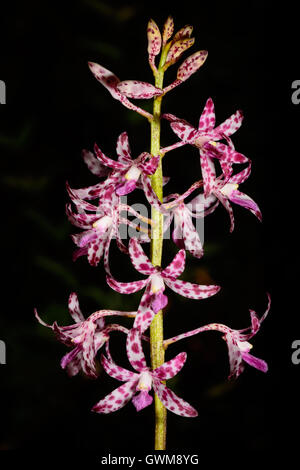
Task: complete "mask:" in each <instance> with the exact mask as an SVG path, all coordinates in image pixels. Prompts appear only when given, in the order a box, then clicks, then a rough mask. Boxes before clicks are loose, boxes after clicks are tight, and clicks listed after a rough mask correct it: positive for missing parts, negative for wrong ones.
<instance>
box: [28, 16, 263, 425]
mask: <svg viewBox="0 0 300 470" xmlns="http://www.w3.org/2000/svg"><path fill="white" fill-rule="evenodd" d="M192 29H193V28H192V27H191V26H189V25H188V26H185V27H183V28H182V29H180V30H179V31H178V32H177V33H176V34H174V35H173V32H174V23H173V19H172V18H171V17H168V19H167V21H166V22H165V24H164V27H163V31H162V33H161V32H160V30H159V28H158V26H157V25H156V23H155V22H154V21H153V20H150V21H149V23H148V28H147V36H148V59H149V65H150V67H151V69H152V71H153V75H154V78H155V85H152V84H150V83H146V82H141V81H138V80H125V81H120V80H119V78H117V76H116V75H114V74H113V73H112V72H110V71H109V70H107V69H106V68H104V67H103V66H101V65H99V64H97V63H92V62H89V68H90V70H91V72H92V73H93V75H94V77H95V78H96V79H97V80H98V81H99V82H100V83H101V84H102V85H103V86H104V87H105V88H106V89H107V90H108V91H109V92H110V94H111V95H112V97H113V98H115V99H117V100H119V101H120V102H121V103H122V104H123V105H124V106H125V107H127V108H128V109H130V110H133V111H135V112H137V113H139V114H140V115H142V116H143V117H145V118H146V119H147V120H149V122H150V124H151V129H152V131H153V132H152V134H151V152H150V153H149V152H147V151H145V152H143V153H141V154H140V155H139V156H138V157H136V158H133V157H132V154H131V150H130V146H129V139H128V135H127V133H126V132H122V133H121V135H120V136H119V138H118V140H117V145H116V153H117V157H118V158H117V160H115V159H112V158H109V157H107V156H106V155H105V154H104V153H103V152H102V150H100V148H99V147H98V146H97V144H95V146H94V153H93V152H91V151H88V150H83V152H82V157H83V159H84V161H85V163H86V165H87V167H88V168H89V170H90V171H91V172H92V173H93V174H94V175H95V176H96V177H97V178H98V180H99V181H98V182H97V183H96V184H95V185H93V186H89V187H86V188H82V189H73V188H71V187H70V186H69V184H67V191H68V194H69V196H70V199H71V204H68V205H67V207H66V213H67V217H68V219H69V221H70V222H71V223H72V224H73V225H75V226H76V227H78V228H80V229H82V231H81V232H80V233H76V234H74V235H72V239H73V241H74V243H75V245H76V246H77V250H76V251H75V252H74V255H73V259H74V260H76V259H77V258H78V257H81V256H86V257H87V259H88V262H89V263H90V264H91V265H92V266H97V265H98V264H99V262H100V260H101V259H102V258H103V263H104V269H105V271H106V276H107V277H106V279H107V283H108V285H109V286H110V287H111V288H112V289H114V290H115V291H117V292H119V293H122V294H131V293H134V292H137V291H140V290H143V295H142V297H141V300H140V304H139V306H138V307H137V309H136V311H129V312H124V311H115V310H99V311H96V312H94V313H93V314H92V315H90V316H89V317H88V318H87V319H85V318H84V316H83V314H82V313H81V310H80V307H79V302H78V298H77V295H76V294H75V293H71V295H70V297H69V312H70V315H71V316H72V319H73V321H74V323H73V324H72V325H70V326H58V324H57V323H56V322H54V323H53V324H52V325H49V324H46V323H45V322H44V321H43V320H41V319H40V317H39V316H38V313H37V311H35V315H36V318H37V319H38V321H39V322H40V323H41V324H42V325H44V326H46V327H48V328H51V329H52V330H53V331H54V333H55V334H56V336H57V338H58V340H59V341H61V342H62V343H64V344H65V345H66V346H68V347H71V348H72V349H71V351H70V352H68V353H67V354H66V355H65V356H64V357H63V358H62V360H61V366H62V368H64V369H66V370H67V372H68V373H69V375H71V376H73V375H76V374H77V373H78V372H79V371H80V370H82V372H83V373H84V374H86V375H87V376H89V377H93V378H96V377H97V376H98V375H99V366H97V361H96V357H97V354H98V351H100V349H101V348H102V347H105V348H104V349H105V352H103V353H102V355H101V364H102V366H103V369H104V370H105V372H107V374H108V375H110V376H111V377H113V378H115V379H116V380H119V381H121V382H123V384H122V385H121V386H119V387H118V388H116V389H115V390H114V391H113V392H111V393H110V394H109V395H107V396H106V397H105V398H103V399H101V400H100V401H99V402H98V403H97V404H95V405H94V406H93V408H92V410H93V411H95V412H97V413H110V412H113V411H116V410H119V409H120V408H122V407H123V406H124V405H125V404H126V403H127V402H128V401H130V400H132V403H133V405H134V406H135V408H136V410H137V411H140V410H142V409H143V408H145V407H147V406H149V405H150V404H151V403H152V402H153V398H152V396H151V395H150V391H151V389H152V388H153V390H154V392H155V395H156V399H158V400H159V401H160V402H161V403H162V405H163V406H164V407H165V408H167V409H168V410H169V411H172V412H173V413H176V414H178V415H181V416H186V417H194V416H197V411H196V410H195V409H194V408H193V407H192V406H191V405H189V404H188V403H187V402H185V401H184V400H183V399H182V398H179V397H178V396H177V395H175V393H174V392H172V391H171V390H170V389H169V388H168V387H167V386H166V384H165V381H166V380H168V379H170V378H172V377H174V376H175V375H176V374H178V373H179V371H180V370H181V369H182V367H183V366H184V363H185V361H186V353H185V352H182V353H180V354H178V355H177V356H175V357H174V358H173V359H171V360H169V361H166V362H164V360H163V361H161V363H159V364H157V361H156V362H155V361H154V360H153V358H152V357H151V358H152V365H151V367H150V366H149V365H147V361H146V358H145V354H144V352H143V346H142V343H149V342H150V344H152V343H153V342H154V341H155V335H153V336H152V335H150V337H149V336H148V335H147V330H148V329H149V327H150V328H153V325H154V322H155V319H156V317H157V318H158V317H159V314H161V311H162V309H164V308H165V307H166V305H167V303H168V290H169V289H171V290H173V291H174V292H176V293H177V294H179V295H182V296H184V297H187V298H190V299H205V298H208V297H211V296H213V295H215V294H216V293H217V292H218V291H219V290H220V287H219V286H217V285H198V284H194V283H191V282H186V281H183V280H180V279H178V278H179V277H180V276H181V274H182V273H183V271H184V267H185V261H186V252H189V253H190V255H192V256H194V257H195V258H198V259H200V258H202V256H203V255H204V248H203V244H202V242H201V238H200V236H199V234H198V231H197V229H196V227H195V225H194V223H193V219H194V218H195V219H198V218H201V219H203V218H204V217H206V216H207V215H209V214H211V213H212V212H214V211H215V209H216V208H217V206H218V205H219V203H221V205H223V206H224V207H225V209H226V211H227V212H228V214H229V217H230V231H231V232H232V231H233V229H234V216H233V209H232V206H231V203H234V204H238V205H241V206H243V207H245V208H246V209H248V210H249V211H250V212H252V213H253V214H254V215H255V216H256V217H257V218H258V219H259V220H261V212H260V209H259V207H258V205H257V204H256V203H255V202H254V201H253V200H252V199H251V198H250V197H249V196H248V195H246V194H244V193H242V192H240V191H239V190H238V186H239V185H240V184H241V183H243V182H244V181H245V180H246V179H247V178H248V177H249V176H250V172H251V161H250V160H249V158H247V157H246V156H245V155H243V154H242V153H239V152H237V151H236V150H235V147H234V144H233V142H232V139H231V137H232V135H233V134H234V133H235V132H236V131H237V130H238V129H239V127H240V126H241V124H242V121H243V114H242V112H241V111H240V110H238V111H236V112H235V113H234V114H232V115H231V116H230V117H229V118H228V119H226V120H225V121H224V122H223V123H222V124H219V125H217V126H216V124H215V111H214V103H213V101H212V99H211V98H208V99H207V101H206V104H205V106H204V109H203V111H202V113H201V116H200V120H199V125H198V127H197V128H195V127H193V126H192V125H191V124H189V123H188V122H187V121H185V120H184V119H182V118H178V117H177V116H175V115H173V114H170V113H164V114H160V105H161V101H162V98H163V97H164V96H165V95H166V94H167V93H169V92H170V91H171V90H173V89H174V88H175V87H177V86H178V85H180V84H182V83H183V82H185V81H186V80H187V79H188V78H190V77H191V75H192V74H194V73H195V72H196V71H197V70H198V69H199V68H200V67H201V66H202V65H203V64H204V62H205V60H206V58H207V51H203V50H201V51H198V52H196V53H194V54H192V55H190V56H189V57H188V58H187V59H185V60H184V61H183V62H182V64H181V65H180V66H179V68H178V70H177V78H176V80H175V81H174V82H172V83H171V84H169V85H167V86H166V87H163V86H162V77H163V75H164V73H165V72H166V70H167V69H168V68H169V67H170V66H172V65H174V64H175V63H176V62H177V61H178V60H179V59H180V58H181V56H182V54H183V53H184V52H185V51H186V50H187V49H189V48H190V47H191V46H192V45H193V44H194V38H191V34H192ZM159 54H160V61H159V65H157V61H156V58H157V56H158V55H159ZM152 98H153V99H154V111H155V109H156V112H153V115H152V114H151V113H149V112H148V111H146V110H144V109H142V108H140V107H138V106H136V105H135V104H133V103H132V102H131V101H130V99H152ZM155 106H156V108H155ZM157 109H158V111H157ZM161 120H165V122H167V123H169V125H170V127H171V129H172V131H173V132H174V133H175V135H176V136H177V137H178V138H179V140H177V141H176V142H175V143H173V144H171V145H169V146H168V147H165V148H161V147H160V144H159V135H158V134H159V132H158V134H157V133H156V131H157V129H159V130H160V122H161ZM188 145H191V146H193V147H196V148H198V149H199V156H200V168H201V176H202V179H200V178H199V179H198V180H197V181H195V183H194V184H192V186H191V187H190V188H188V189H187V190H186V191H185V192H184V193H183V194H178V193H176V194H169V195H167V196H164V197H163V198H162V196H161V194H162V187H163V186H164V185H165V184H167V182H168V178H165V177H163V176H162V171H161V162H162V159H163V157H164V156H165V155H166V154H167V153H168V152H170V151H172V150H175V149H177V148H179V147H182V146H188ZM153 149H156V151H155V152H154V151H153ZM241 164H246V166H245V167H244V168H243V169H242V170H240V171H238V172H236V171H234V167H235V165H241ZM218 172H219V174H218ZM157 175H158V176H157ZM199 176H200V175H199ZM159 185H160V190H161V194H159V191H157V188H158V186H159ZM136 189H141V190H142V191H143V193H144V195H145V197H146V199H147V201H148V202H149V203H150V205H151V208H152V214H153V217H152V218H151V219H149V218H147V217H144V216H142V215H141V214H140V213H139V212H137V211H135V210H134V209H133V207H131V206H130V205H128V204H124V201H123V200H122V197H123V196H126V195H127V194H129V193H132V192H133V191H135V190H136ZM195 192H196V195H195ZM191 194H193V199H192V200H191V201H190V202H187V199H188V197H189V196H190V195H191ZM126 214H128V216H129V215H133V216H135V217H136V221H137V222H138V223H137V224H136V223H134V222H133V221H132V220H130V219H129V218H128V216H126ZM142 222H143V223H144V225H141V223H142ZM161 222H162V223H161ZM172 223H173V227H174V228H173V232H172V239H173V241H174V243H175V244H176V245H177V247H178V248H179V251H178V252H177V254H176V255H175V257H174V259H173V260H172V262H171V263H170V264H169V265H167V266H166V267H164V268H163V267H161V263H160V262H157V260H156V262H155V257H154V256H153V252H154V251H155V250H156V249H157V247H159V246H160V247H162V239H163V235H164V233H165V232H166V231H167V229H168V228H169V227H170V226H171V224H172ZM160 224H161V227H162V229H161V230H160V232H159V230H158V231H157V230H156V229H157V227H158V226H159V225H160ZM124 225H125V226H126V225H127V226H129V227H131V228H132V229H136V231H135V233H134V235H132V236H131V237H129V238H130V240H129V243H128V244H125V243H124V241H123V239H122V236H121V234H120V227H121V226H124ZM157 233H159V237H157ZM113 239H115V240H116V243H117V246H118V248H119V249H120V250H121V251H122V252H123V253H125V254H127V255H128V256H129V258H130V261H131V263H132V265H133V267H134V268H135V269H136V270H137V271H138V272H139V273H140V274H141V275H143V279H140V280H137V281H133V282H120V281H119V280H117V279H115V277H114V276H113V274H112V273H111V268H110V263H109V251H110V246H111V241H112V240H113ZM149 242H151V253H152V258H151V260H150V259H149V258H148V256H147V255H146V254H145V251H144V249H143V248H142V244H144V245H146V244H147V243H149ZM159 244H160V245H159ZM167 288H168V289H167ZM269 309H270V296H269V295H268V306H267V309H266V311H265V313H264V314H263V316H262V317H261V318H259V317H258V316H257V314H256V313H255V312H254V311H253V310H250V315H251V326H250V327H249V328H246V329H243V330H234V329H231V328H229V327H228V326H225V325H223V324H218V323H211V324H208V325H204V326H201V327H199V328H197V329H194V330H192V331H189V332H186V333H183V334H179V335H177V336H175V337H173V338H170V339H166V340H163V342H161V344H160V345H157V347H160V348H161V349H162V350H163V353H164V351H165V350H166V349H167V347H168V346H169V345H171V344H173V343H175V342H177V341H179V340H181V339H184V338H186V337H189V336H192V335H196V334H199V333H202V332H205V331H211V330H215V331H218V332H221V333H222V335H223V336H222V337H223V339H224V340H225V341H226V343H227V347H228V355H229V363H230V374H229V378H231V379H232V378H237V377H238V376H239V375H240V374H241V372H242V371H243V369H244V365H245V363H248V364H249V365H251V366H253V367H255V368H257V369H259V370H261V371H263V372H266V371H267V364H266V362H264V361H263V360H261V359H258V358H256V357H254V356H252V355H251V354H250V353H249V351H250V349H251V347H252V346H251V344H250V343H249V342H248V340H250V339H251V338H252V337H253V336H254V335H255V334H256V333H257V332H258V330H259V328H260V326H261V323H262V321H263V320H264V319H265V317H266V316H267V314H268V312H269ZM108 316H117V317H124V316H125V317H129V318H132V319H133V324H132V327H131V328H130V329H128V328H125V327H124V326H121V325H119V324H116V323H108V324H107V323H106V317H108ZM114 331H119V332H122V333H124V334H125V335H126V336H127V342H126V350H127V356H128V360H129V362H130V364H131V366H132V368H133V370H134V371H131V370H126V369H124V368H122V367H120V366H119V365H117V364H116V363H115V361H114V360H113V358H112V356H111V353H110V349H109V339H110V335H111V333H112V332H114ZM153 331H154V330H153ZM160 357H163V356H160Z"/></svg>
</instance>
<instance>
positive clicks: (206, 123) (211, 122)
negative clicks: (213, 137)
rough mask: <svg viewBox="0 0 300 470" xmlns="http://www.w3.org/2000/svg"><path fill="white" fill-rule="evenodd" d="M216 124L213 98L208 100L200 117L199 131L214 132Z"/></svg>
mask: <svg viewBox="0 0 300 470" xmlns="http://www.w3.org/2000/svg"><path fill="white" fill-rule="evenodd" d="M215 122H216V116H215V107H214V102H213V100H212V99H211V98H208V100H207V101H206V103H205V106H204V109H203V111H202V114H201V116H200V120H199V126H198V130H199V131H201V132H209V131H212V130H213V128H214V127H215Z"/></svg>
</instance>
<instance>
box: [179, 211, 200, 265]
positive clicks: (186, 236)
mask: <svg viewBox="0 0 300 470" xmlns="http://www.w3.org/2000/svg"><path fill="white" fill-rule="evenodd" d="M183 222H184V223H183V227H182V233H183V242H184V247H185V249H186V250H187V251H189V252H190V253H191V254H192V255H193V256H195V258H202V256H203V254H204V250H203V246H202V243H201V240H200V237H199V234H198V232H197V230H196V228H195V227H194V224H193V222H192V219H191V216H190V215H189V213H188V211H187V210H185V211H184V215H183Z"/></svg>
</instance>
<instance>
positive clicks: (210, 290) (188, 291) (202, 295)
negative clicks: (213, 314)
mask: <svg viewBox="0 0 300 470" xmlns="http://www.w3.org/2000/svg"><path fill="white" fill-rule="evenodd" d="M165 283H166V284H167V285H168V286H169V287H170V289H172V290H173V291H174V292H177V294H179V295H182V296H183V297H187V298H189V299H206V298H208V297H211V296H212V295H215V294H216V293H217V292H219V290H220V286H215V285H209V286H204V285H199V284H192V283H191V282H185V281H180V280H179V279H176V281H171V280H170V279H165Z"/></svg>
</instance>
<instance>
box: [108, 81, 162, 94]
mask: <svg viewBox="0 0 300 470" xmlns="http://www.w3.org/2000/svg"><path fill="white" fill-rule="evenodd" d="M117 89H118V90H119V91H120V93H122V94H123V95H125V96H127V97H128V98H135V99H151V98H153V97H154V96H159V95H161V94H162V93H163V91H162V90H161V89H160V88H157V87H155V86H154V85H151V83H147V82H140V81H137V80H124V81H122V82H119V83H118V85H117Z"/></svg>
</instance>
